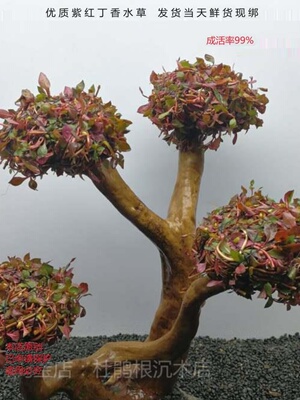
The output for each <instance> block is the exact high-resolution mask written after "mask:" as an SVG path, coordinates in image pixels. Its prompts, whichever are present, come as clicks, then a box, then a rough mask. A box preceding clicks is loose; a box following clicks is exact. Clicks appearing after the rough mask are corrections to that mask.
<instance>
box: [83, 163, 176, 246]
mask: <svg viewBox="0 0 300 400" xmlns="http://www.w3.org/2000/svg"><path fill="white" fill-rule="evenodd" d="M86 175H87V176H88V177H89V178H90V179H91V180H92V181H93V183H94V185H95V186H96V188H97V189H98V190H99V191H100V192H101V193H102V194H103V195H104V196H105V197H106V198H107V199H108V200H109V201H110V202H111V203H112V204H113V205H114V206H115V208H116V209H117V210H118V211H119V212H120V213H121V214H122V215H123V216H124V217H125V218H127V219H128V220H129V221H130V222H132V223H133V224H134V225H135V226H136V227H137V228H138V229H139V230H140V231H141V232H142V233H144V235H145V236H146V237H148V238H149V239H150V240H151V241H152V242H153V243H154V244H155V245H156V246H157V247H159V248H162V247H164V244H167V243H168V242H169V239H170V235H171V230H170V227H169V224H168V222H167V221H166V220H164V219H162V218H160V217H159V216H158V215H157V214H155V213H154V212H153V211H151V210H150V209H149V208H148V207H147V206H146V205H145V204H144V203H143V202H142V201H141V200H140V199H139V198H138V196H136V194H135V193H134V192H133V191H132V189H130V187H129V186H128V185H127V184H126V182H125V181H124V180H123V179H122V177H121V176H120V174H119V173H118V171H117V170H116V169H115V168H112V167H106V166H103V165H99V166H97V167H95V168H93V169H92V170H91V171H89V172H87V173H86ZM166 247H167V246H166Z"/></svg>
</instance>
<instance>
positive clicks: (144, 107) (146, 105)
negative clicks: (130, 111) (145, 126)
mask: <svg viewBox="0 0 300 400" xmlns="http://www.w3.org/2000/svg"><path fill="white" fill-rule="evenodd" d="M149 108H150V104H144V105H143V106H140V107H139V108H138V109H137V112H138V113H139V114H144V113H145V112H146V111H148V110H149Z"/></svg>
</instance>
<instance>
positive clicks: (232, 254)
mask: <svg viewBox="0 0 300 400" xmlns="http://www.w3.org/2000/svg"><path fill="white" fill-rule="evenodd" d="M230 257H231V258H232V259H233V260H234V261H236V262H242V261H244V257H243V256H242V254H241V253H240V252H238V251H236V250H230Z"/></svg>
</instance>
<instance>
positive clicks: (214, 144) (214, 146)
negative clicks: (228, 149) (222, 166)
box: [208, 137, 223, 151]
mask: <svg viewBox="0 0 300 400" xmlns="http://www.w3.org/2000/svg"><path fill="white" fill-rule="evenodd" d="M222 141H223V140H222V139H221V137H218V138H216V139H214V140H212V141H211V142H210V144H209V145H208V148H209V149H211V150H215V151H217V150H218V148H219V147H220V144H221V142H222Z"/></svg>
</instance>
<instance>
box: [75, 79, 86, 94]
mask: <svg viewBox="0 0 300 400" xmlns="http://www.w3.org/2000/svg"><path fill="white" fill-rule="evenodd" d="M84 86H85V85H84V81H81V82H79V83H78V85H77V86H76V88H75V90H76V92H77V93H81V92H82V91H83V90H84Z"/></svg>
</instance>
